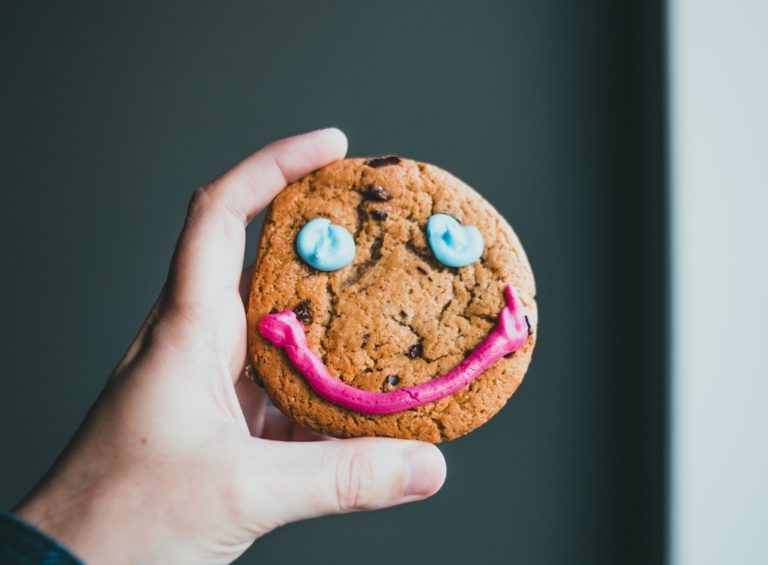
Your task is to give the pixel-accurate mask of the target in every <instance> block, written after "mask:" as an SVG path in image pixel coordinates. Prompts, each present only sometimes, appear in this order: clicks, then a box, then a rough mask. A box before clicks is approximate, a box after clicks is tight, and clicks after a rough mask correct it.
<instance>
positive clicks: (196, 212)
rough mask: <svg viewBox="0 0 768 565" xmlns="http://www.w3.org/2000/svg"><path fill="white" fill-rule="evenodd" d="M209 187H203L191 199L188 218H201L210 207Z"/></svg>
mask: <svg viewBox="0 0 768 565" xmlns="http://www.w3.org/2000/svg"><path fill="white" fill-rule="evenodd" d="M208 191H209V186H208V185H206V186H201V187H200V188H198V189H197V190H195V191H194V192H193V193H192V197H191V198H190V199H189V206H188V207H187V218H188V219H193V218H196V217H198V216H200V215H201V214H202V213H203V212H204V211H205V209H206V208H207V207H208V206H210V203H211V195H210V193H209V192H208Z"/></svg>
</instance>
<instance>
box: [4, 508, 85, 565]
mask: <svg viewBox="0 0 768 565" xmlns="http://www.w3.org/2000/svg"><path fill="white" fill-rule="evenodd" d="M0 563H3V565H5V564H6V563H7V564H12V565H29V564H30V563H39V564H41V565H59V564H61V565H83V562H82V561H80V560H79V559H77V558H76V557H75V556H74V555H72V554H71V553H70V552H69V550H68V549H67V548H66V547H64V546H63V545H61V544H60V543H59V542H57V541H56V540H55V539H53V538H52V537H50V536H48V535H46V534H44V533H43V532H41V531H40V530H38V529H37V528H35V527H34V526H31V525H30V524H27V523H26V522H24V521H23V520H22V519H21V518H18V517H17V516H14V515H13V514H9V513H7V512H2V511H0Z"/></svg>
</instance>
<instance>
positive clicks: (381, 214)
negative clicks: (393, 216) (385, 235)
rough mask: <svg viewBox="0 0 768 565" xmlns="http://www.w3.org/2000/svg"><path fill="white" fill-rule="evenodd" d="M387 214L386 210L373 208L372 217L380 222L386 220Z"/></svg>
mask: <svg viewBox="0 0 768 565" xmlns="http://www.w3.org/2000/svg"><path fill="white" fill-rule="evenodd" d="M387 216H389V214H387V212H386V211H384V210H375V209H374V210H371V217H372V218H373V219H374V220H378V221H379V222H383V221H384V220H386V219H387Z"/></svg>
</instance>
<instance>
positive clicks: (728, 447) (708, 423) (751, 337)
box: [669, 0, 768, 565]
mask: <svg viewBox="0 0 768 565" xmlns="http://www.w3.org/2000/svg"><path fill="white" fill-rule="evenodd" d="M669 12H670V18H669V34H670V40H669V43H670V69H669V70H670V79H669V84H670V92H669V94H670V126H671V128H670V133H671V155H672V167H671V192H672V194H671V196H672V210H671V211H672V228H673V229H672V244H673V245H672V253H673V262H672V299H673V302H672V304H673V305H674V307H673V308H672V314H673V332H672V338H673V339H672V343H673V352H674V355H673V358H672V361H673V362H672V377H673V379H672V418H671V421H672V426H671V428H672V430H671V431H672V434H671V437H672V451H671V463H672V465H671V471H672V473H671V486H672V488H671V494H672V496H671V519H670V523H671V536H672V544H671V552H670V553H671V559H670V562H671V563H674V564H675V565H709V564H716V563H740V564H743V565H752V564H754V565H758V564H765V563H768V536H766V526H768V438H766V432H768V411H766V407H767V406H768V369H766V361H765V348H766V338H768V331H766V320H768V250H767V248H768V223H767V222H766V220H765V216H766V213H767V212H768V167H766V159H768V73H767V72H766V69H767V68H768V35H766V33H765V23H766V22H768V4H766V3H765V2H762V1H760V0H740V1H739V2H733V3H730V4H727V5H723V4H721V3H719V2H714V1H712V0H674V1H672V2H670V4H669Z"/></svg>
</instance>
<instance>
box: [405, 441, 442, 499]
mask: <svg viewBox="0 0 768 565" xmlns="http://www.w3.org/2000/svg"><path fill="white" fill-rule="evenodd" d="M435 451H436V450H435V449H434V448H431V447H419V448H417V449H411V450H409V451H407V452H406V453H405V464H406V465H407V467H408V481H407V483H406V485H405V496H427V495H430V494H432V493H433V492H434V491H435V490H436V489H435V486H436V485H437V484H438V481H437V474H438V473H440V472H441V471H440V470H441V468H442V461H441V459H440V458H439V457H438V455H437V453H435Z"/></svg>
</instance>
